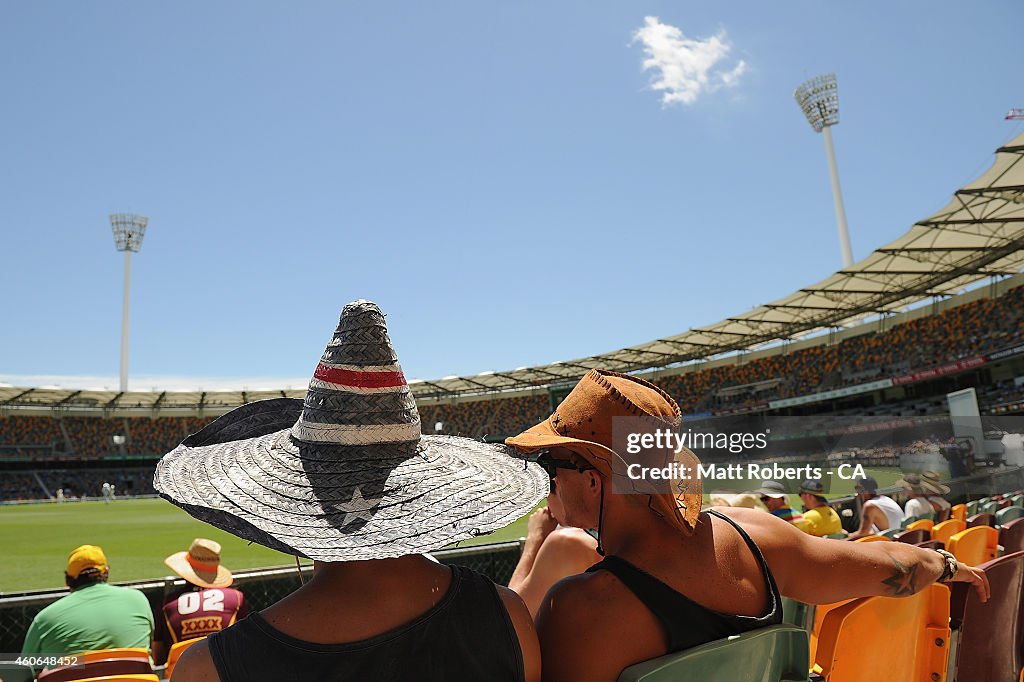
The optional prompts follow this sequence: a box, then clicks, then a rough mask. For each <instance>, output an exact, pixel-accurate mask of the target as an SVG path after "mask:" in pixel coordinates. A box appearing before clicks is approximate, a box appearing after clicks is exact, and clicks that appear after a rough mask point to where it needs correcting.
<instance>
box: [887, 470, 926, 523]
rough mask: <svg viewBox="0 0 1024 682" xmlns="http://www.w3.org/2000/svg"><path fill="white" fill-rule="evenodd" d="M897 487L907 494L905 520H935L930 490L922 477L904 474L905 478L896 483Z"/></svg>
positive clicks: (904, 508) (904, 511)
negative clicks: (929, 498)
mask: <svg viewBox="0 0 1024 682" xmlns="http://www.w3.org/2000/svg"><path fill="white" fill-rule="evenodd" d="M896 485H898V486H900V487H902V488H903V490H904V491H906V494H907V503H906V505H904V507H903V518H904V519H933V520H934V518H935V510H934V509H932V505H931V503H930V502H929V501H928V495H929V493H932V492H934V490H932V489H929V488H928V486H927V485H926V484H925V482H924V481H922V480H921V477H920V476H918V475H917V474H904V475H903V478H901V479H899V480H898V481H896Z"/></svg>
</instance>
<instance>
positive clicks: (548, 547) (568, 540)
mask: <svg viewBox="0 0 1024 682" xmlns="http://www.w3.org/2000/svg"><path fill="white" fill-rule="evenodd" d="M542 465H543V464H542ZM553 476H554V475H553V474H552V478H551V487H552V489H554V487H555V480H554V477H553ZM561 506H562V501H561V500H559V499H558V496H557V495H555V494H553V493H552V494H550V495H548V506H547V507H542V508H541V509H538V510H537V511H535V512H533V514H531V515H530V520H529V523H528V524H527V532H526V544H525V545H524V546H523V553H522V554H521V555H520V557H519V563H518V564H517V565H516V568H515V571H514V572H513V573H512V579H511V580H509V583H508V586H509V588H511V589H512V590H513V591H514V592H515V593H516V594H518V595H519V596H520V597H522V598H523V601H524V602H525V603H526V608H527V609H529V611H530V615H531V616H534V617H536V616H537V611H538V610H539V609H540V605H541V602H542V601H543V600H544V595H545V594H547V592H548V590H549V589H551V586H552V585H554V584H555V583H557V582H558V581H559V580H561V579H562V578H564V577H566V576H568V575H576V574H577V573H582V572H583V571H585V570H587V569H588V568H590V567H591V566H593V565H594V564H596V563H597V562H598V561H600V560H601V557H600V555H599V554H598V553H597V541H596V540H594V538H592V537H590V535H588V534H587V533H586V532H585V531H583V530H580V529H579V528H566V527H565V526H562V525H559V522H558V519H559V518H560V517H561V516H564V511H561Z"/></svg>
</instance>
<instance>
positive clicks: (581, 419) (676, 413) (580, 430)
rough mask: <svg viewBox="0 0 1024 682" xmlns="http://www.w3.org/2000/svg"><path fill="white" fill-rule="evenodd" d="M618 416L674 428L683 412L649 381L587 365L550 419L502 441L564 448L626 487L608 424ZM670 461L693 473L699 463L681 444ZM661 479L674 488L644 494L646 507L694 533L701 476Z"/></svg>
mask: <svg viewBox="0 0 1024 682" xmlns="http://www.w3.org/2000/svg"><path fill="white" fill-rule="evenodd" d="M621 418H633V419H636V418H639V420H640V421H641V422H643V423H644V424H646V425H648V426H654V427H657V428H678V426H679V424H680V423H681V421H682V413H681V412H680V410H679V406H678V405H677V404H676V401H675V400H673V399H672V398H671V396H669V395H668V394H667V393H665V392H664V391H663V390H661V389H660V388H658V387H657V386H655V385H654V384H652V383H649V382H647V381H644V380H643V379H638V378H637V377H634V376H629V375H627V374H618V373H616V372H607V371H604V370H597V369H592V370H590V371H589V372H587V373H586V374H585V375H584V376H583V378H582V379H580V382H579V383H578V384H576V386H575V388H573V389H572V391H571V392H570V393H569V395H567V396H566V397H565V399H564V400H563V401H562V402H561V404H560V405H559V406H558V407H557V408H555V411H554V412H553V413H552V414H551V416H550V417H548V418H547V419H546V420H544V421H542V422H541V423H539V424H537V425H535V426H532V427H530V428H529V429H527V430H526V431H524V432H523V433H520V434H519V435H518V436H513V437H512V438H507V439H505V443H506V444H508V445H511V446H513V447H514V448H516V449H517V450H519V451H521V452H526V453H530V452H536V451H538V450H544V449H547V448H552V447H564V448H566V449H569V450H572V451H573V452H574V453H576V454H578V455H579V456H580V457H582V458H583V459H585V460H586V461H587V462H588V463H589V464H590V465H591V466H593V467H594V468H595V469H597V471H598V472H600V473H601V474H602V475H604V476H605V477H607V478H608V479H609V480H611V479H612V477H613V476H615V477H616V479H615V481H616V485H619V484H625V485H629V484H630V482H629V480H628V479H626V480H623V476H622V472H624V471H625V470H626V467H627V466H628V463H627V461H626V459H625V458H624V457H622V456H621V455H620V454H619V453H618V452H616V450H615V449H614V443H613V433H612V430H613V429H612V426H613V422H615V421H616V420H617V419H621ZM630 423H633V422H630ZM619 435H620V437H621V434H619ZM674 460H675V461H676V462H678V463H679V464H681V465H683V466H686V467H688V470H689V471H692V472H696V471H697V465H698V464H699V463H700V461H699V460H698V459H697V456H696V455H694V454H693V453H692V452H691V451H690V450H688V449H686V448H680V449H679V450H678V451H677V452H676V453H675V454H674ZM665 483H667V485H665V486H664V488H665V489H666V490H672V491H673V492H672V493H670V492H664V493H653V494H649V498H650V500H649V506H650V508H651V510H652V511H654V512H655V513H656V514H658V515H659V516H661V517H662V518H663V519H665V520H666V521H668V522H669V523H670V524H671V525H673V526H675V527H677V528H678V529H680V530H682V531H683V532H684V533H687V534H690V533H693V530H694V528H695V527H696V524H697V517H698V516H699V515H700V507H701V482H700V479H699V478H698V477H697V476H696V475H693V476H692V477H688V478H686V479H685V480H682V479H678V478H676V479H671V480H667V481H665ZM614 489H615V488H614V487H613V490H614ZM638 492H639V491H638ZM640 494H647V493H643V492H641V493H640Z"/></svg>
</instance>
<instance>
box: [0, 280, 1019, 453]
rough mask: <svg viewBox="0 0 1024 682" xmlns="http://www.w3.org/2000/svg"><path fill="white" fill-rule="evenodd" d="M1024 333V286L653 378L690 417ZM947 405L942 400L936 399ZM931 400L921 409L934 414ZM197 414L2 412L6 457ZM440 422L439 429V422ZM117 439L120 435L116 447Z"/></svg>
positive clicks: (531, 418) (510, 402) (495, 434)
mask: <svg viewBox="0 0 1024 682" xmlns="http://www.w3.org/2000/svg"><path fill="white" fill-rule="evenodd" d="M1022 338H1024V287H1018V288H1016V289H1012V290H1010V291H1009V292H1007V293H1006V294H1004V295H1003V296H1001V297H999V298H997V299H994V300H992V299H979V300H976V301H972V302H970V303H966V304H964V305H961V306H958V307H956V308H951V309H949V310H945V311H942V312H940V313H937V314H934V315H928V316H924V317H920V318H917V319H914V320H910V321H908V322H905V323H903V324H899V325H896V326H893V327H891V328H890V329H887V330H885V331H878V332H872V333H867V334H862V335H859V336H855V337H852V338H848V339H844V340H843V341H841V342H839V343H835V344H827V343H825V344H820V345H816V346H812V347H810V348H806V349H801V350H795V351H791V352H786V351H785V349H784V348H779V349H778V352H777V353H775V354H772V355H769V356H767V357H760V358H757V359H752V360H748V359H745V358H744V356H742V355H741V356H739V357H737V359H736V361H735V362H733V363H731V364H727V365H721V366H717V367H713V368H708V369H699V370H696V371H691V372H687V373H684V374H678V375H673V376H668V377H661V378H658V379H656V380H655V383H657V384H658V385H659V386H661V387H662V388H663V389H665V391H667V392H668V393H669V394H670V395H672V396H673V397H674V398H675V399H676V401H677V402H678V403H679V405H680V407H681V408H682V410H683V411H684V412H685V413H688V414H701V413H706V412H722V411H730V410H742V409H745V408H746V409H749V408H755V407H758V406H761V405H764V404H766V403H767V402H768V401H769V400H774V399H780V398H791V397H795V396H801V395H808V394H813V393H816V392H821V391H826V390H830V389H834V388H838V387H842V386H848V385H853V384H860V383H865V382H869V381H872V380H876V379H881V378H886V377H896V376H899V375H902V374H906V373H909V372H912V371H921V370H926V369H929V368H932V367H937V366H942V365H945V364H948V363H950V362H955V361H957V360H962V359H964V358H968V357H974V356H978V355H982V354H985V353H989V352H992V351H995V350H998V349H1001V348H1005V347H1008V346H1012V345H1014V344H1018V343H1020V342H1021V340H1022ZM979 394H980V395H979V397H980V399H981V401H982V403H983V404H986V405H988V404H992V405H998V404H1004V403H1012V402H1014V401H1019V400H1021V399H1022V398H1024V387H1022V386H1018V385H1015V384H1014V383H1013V381H1012V380H1011V381H1007V382H1002V383H1000V384H997V385H995V386H994V387H991V388H989V387H983V388H982V389H980V390H979ZM940 407H941V406H940ZM925 408H927V406H924V407H922V408H921V409H917V412H922V410H923V411H924V412H928V411H929V410H928V409H925ZM549 410H550V404H549V401H548V397H547V395H545V394H540V395H533V396H518V397H513V398H502V397H494V396H484V397H481V398H480V399H477V400H470V401H464V402H457V403H450V404H438V403H427V404H423V405H421V406H420V417H421V421H422V424H423V431H424V432H425V433H446V434H458V435H463V436H468V437H473V438H483V437H491V438H495V439H500V438H503V437H504V436H506V435H508V434H510V433H515V432H517V431H519V430H521V429H522V428H524V427H526V426H529V425H531V424H534V423H537V422H539V421H541V420H542V419H544V417H546V416H547V414H548V412H549ZM209 421H210V419H208V418H207V419H199V418H196V417H184V418H183V417H160V418H151V417H137V418H130V419H128V418H122V417H117V418H99V417H63V418H61V419H59V420H58V419H54V418H51V417H37V416H5V417H0V460H2V459H10V458H12V457H22V458H24V457H25V456H26V455H27V457H28V458H32V459H35V458H39V459H48V460H52V459H99V458H106V457H117V456H121V457H125V456H127V457H154V458H155V457H158V456H160V455H161V454H163V453H165V452H168V451H169V450H171V449H172V448H173V447H174V446H175V445H177V444H178V443H179V442H181V440H182V438H184V437H185V436H186V435H188V434H189V433H194V432H195V431H197V430H199V429H200V428H202V427H203V426H204V425H206V424H207V423H209ZM438 425H440V426H438ZM114 436H124V442H123V443H120V444H118V443H117V442H116V441H115V438H114Z"/></svg>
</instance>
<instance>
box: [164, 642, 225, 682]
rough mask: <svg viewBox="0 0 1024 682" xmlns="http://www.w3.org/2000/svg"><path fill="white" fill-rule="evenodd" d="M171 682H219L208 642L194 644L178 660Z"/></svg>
mask: <svg viewBox="0 0 1024 682" xmlns="http://www.w3.org/2000/svg"><path fill="white" fill-rule="evenodd" d="M172 680H173V682H220V675H218V674H217V668H216V667H215V666H214V665H213V656H211V655H210V643H209V640H206V639H204V640H202V641H201V642H196V643H195V644H193V645H192V646H190V647H189V648H188V649H185V653H183V654H182V655H181V658H179V659H178V663H177V665H175V666H174V675H173V676H172Z"/></svg>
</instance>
